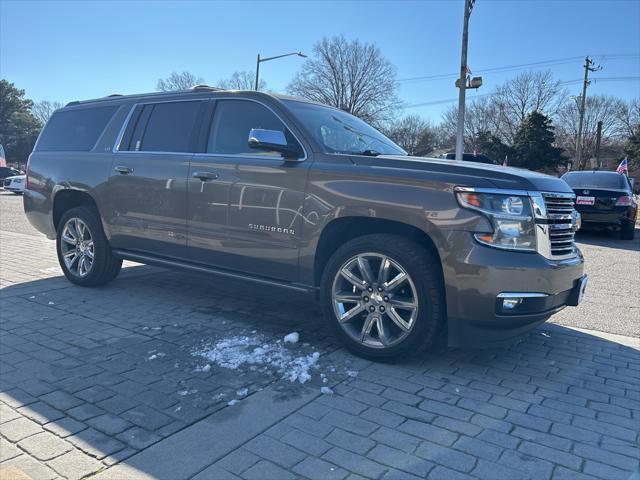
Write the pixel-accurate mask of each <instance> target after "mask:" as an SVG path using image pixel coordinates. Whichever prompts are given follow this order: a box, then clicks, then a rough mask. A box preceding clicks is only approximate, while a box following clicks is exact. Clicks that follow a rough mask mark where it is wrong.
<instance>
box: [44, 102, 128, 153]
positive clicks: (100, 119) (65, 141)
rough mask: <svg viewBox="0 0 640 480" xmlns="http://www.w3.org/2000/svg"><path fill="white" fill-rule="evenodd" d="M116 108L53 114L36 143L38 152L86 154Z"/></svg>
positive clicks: (64, 111) (76, 110)
mask: <svg viewBox="0 0 640 480" xmlns="http://www.w3.org/2000/svg"><path fill="white" fill-rule="evenodd" d="M117 109H118V107H117V106H115V105H114V106H108V107H95V108H83V109H75V110H63V111H60V112H55V113H54V114H53V115H52V116H51V119H50V120H49V122H48V123H47V126H46V128H45V129H44V131H43V132H42V135H40V139H39V140H38V150H40V151H89V150H91V149H92V148H93V146H94V145H95V144H96V142H97V141H98V138H99V137H100V134H101V133H102V131H103V130H104V127H105V126H106V125H107V123H108V122H109V120H110V119H111V117H112V116H113V114H114V113H115V111H116V110H117Z"/></svg>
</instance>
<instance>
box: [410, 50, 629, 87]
mask: <svg viewBox="0 0 640 480" xmlns="http://www.w3.org/2000/svg"><path fill="white" fill-rule="evenodd" d="M593 57H594V58H598V59H601V60H600V61H602V60H624V59H632V58H640V54H637V53H633V54H624V53H617V54H602V55H594V56H593ZM583 58H584V57H582V56H576V57H564V58H556V59H553V60H543V61H539V62H530V63H521V64H517V65H508V66H503V67H492V68H485V69H478V70H476V71H477V73H500V72H508V71H512V70H521V69H525V68H530V67H539V66H556V65H565V64H569V63H573V62H575V61H578V60H582V59H583ZM457 76H458V73H443V74H437V75H425V76H419V77H410V78H401V79H400V80H398V83H407V84H409V83H420V82H426V81H432V80H443V79H446V78H456V77H457Z"/></svg>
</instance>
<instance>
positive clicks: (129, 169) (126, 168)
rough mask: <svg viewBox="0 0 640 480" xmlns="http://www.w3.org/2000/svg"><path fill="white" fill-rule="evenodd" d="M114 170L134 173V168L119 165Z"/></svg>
mask: <svg viewBox="0 0 640 480" xmlns="http://www.w3.org/2000/svg"><path fill="white" fill-rule="evenodd" d="M114 170H115V171H116V172H118V173H119V174H121V175H129V174H130V173H133V168H131V167H123V166H117V167H115V168H114Z"/></svg>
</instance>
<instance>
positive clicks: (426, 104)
mask: <svg viewBox="0 0 640 480" xmlns="http://www.w3.org/2000/svg"><path fill="white" fill-rule="evenodd" d="M582 81H583V79H582V78H575V79H573V80H562V81H560V82H559V83H558V85H575V84H578V83H582ZM591 81H592V82H597V81H601V82H620V81H640V76H630V77H601V78H593V79H591ZM494 95H496V93H495V92H494V93H483V94H482V95H475V96H474V97H473V98H472V99H471V100H475V99H477V98H483V97H492V96H494ZM457 101H458V99H457V98H447V99H442V100H433V101H430V102H421V103H412V104H410V105H405V106H404V108H416V107H429V106H431V105H442V104H444V103H452V102H457Z"/></svg>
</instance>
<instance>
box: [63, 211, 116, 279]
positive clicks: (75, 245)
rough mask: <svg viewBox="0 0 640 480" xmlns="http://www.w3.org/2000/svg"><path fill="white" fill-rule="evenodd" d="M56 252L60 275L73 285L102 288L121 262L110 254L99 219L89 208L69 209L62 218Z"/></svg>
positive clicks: (114, 274) (113, 276)
mask: <svg viewBox="0 0 640 480" xmlns="http://www.w3.org/2000/svg"><path fill="white" fill-rule="evenodd" d="M56 249H57V252H58V261H59V262H60V266H61V267H62V271H63V272H64V275H65V276H66V277H67V279H68V280H69V281H71V282H73V283H75V284H76V285H81V286H84V287H95V286H98V285H104V284H106V283H108V282H110V281H111V280H113V279H114V278H115V277H116V276H117V275H118V273H119V272H120V268H121V267H122V260H120V259H118V258H115V257H114V256H113V254H112V253H111V247H110V246H109V242H108V241H107V238H106V237H105V235H104V231H103V230H102V223H101V221H100V217H99V216H98V214H97V212H96V211H95V210H94V209H92V208H89V207H76V208H72V209H70V210H69V211H68V212H66V213H65V214H64V215H63V216H62V218H61V219H60V223H59V224H58V229H57V235H56Z"/></svg>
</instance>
